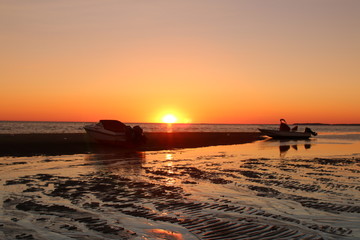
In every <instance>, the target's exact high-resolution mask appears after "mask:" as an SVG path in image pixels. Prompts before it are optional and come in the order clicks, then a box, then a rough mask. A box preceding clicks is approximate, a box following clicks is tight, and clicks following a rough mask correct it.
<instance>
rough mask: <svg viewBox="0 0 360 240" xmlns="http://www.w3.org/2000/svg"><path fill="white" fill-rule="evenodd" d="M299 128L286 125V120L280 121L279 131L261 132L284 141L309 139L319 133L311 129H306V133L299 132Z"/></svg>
mask: <svg viewBox="0 0 360 240" xmlns="http://www.w3.org/2000/svg"><path fill="white" fill-rule="evenodd" d="M297 130H298V127H297V126H295V127H293V128H290V127H289V126H288V124H287V123H286V120H285V119H283V118H282V119H280V127H279V130H274V129H262V128H261V129H260V128H259V131H260V132H261V133H263V134H264V135H267V136H269V137H272V138H283V139H307V138H310V137H311V135H313V136H316V135H317V133H316V132H314V131H312V130H311V129H310V128H305V131H304V132H298V131H297Z"/></svg>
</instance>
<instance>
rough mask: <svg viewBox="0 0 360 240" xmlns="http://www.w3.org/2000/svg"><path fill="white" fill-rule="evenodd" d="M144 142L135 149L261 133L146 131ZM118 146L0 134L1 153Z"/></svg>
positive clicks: (69, 137)
mask: <svg viewBox="0 0 360 240" xmlns="http://www.w3.org/2000/svg"><path fill="white" fill-rule="evenodd" d="M145 136H146V137H147V142H146V144H144V145H141V146H137V147H133V149H136V150H138V151H151V150H163V149H174V148H193V147H205V146H215V145H228V144H240V143H248V142H253V141H256V140H259V139H260V138H261V137H260V133H249V132H234V133H221V132H217V133H215V132H173V133H155V132H150V133H145ZM104 149H105V150H106V149H110V150H111V149H112V150H114V149H119V150H121V149H122V148H121V147H111V146H105V145H99V144H96V143H94V142H93V141H92V140H91V139H89V138H88V136H87V135H86V134H82V133H73V134H15V135H10V134H0V156H33V155H66V154H81V153H93V152H97V151H103V150H104Z"/></svg>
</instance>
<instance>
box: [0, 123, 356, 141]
mask: <svg viewBox="0 0 360 240" xmlns="http://www.w3.org/2000/svg"><path fill="white" fill-rule="evenodd" d="M87 124H90V123H89V122H18V121H0V134H24V133H26V134H31V133H85V130H84V128H83V127H84V126H85V125H87ZM128 125H130V126H135V125H139V126H141V127H142V128H143V129H144V131H145V132H169V131H173V132H257V131H258V128H272V129H277V128H278V125H277V124H172V125H168V124H163V123H128ZM305 127H310V128H311V129H312V130H314V131H316V132H318V133H319V136H318V137H326V138H335V139H349V140H360V125H358V126H351V125H346V126H339V125H312V126H299V131H303V130H304V129H305Z"/></svg>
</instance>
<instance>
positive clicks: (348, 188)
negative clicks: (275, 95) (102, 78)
mask: <svg viewBox="0 0 360 240" xmlns="http://www.w3.org/2000/svg"><path fill="white" fill-rule="evenodd" d="M166 134H168V133H161V134H159V135H161V137H159V136H158V142H155V140H154V142H153V143H152V144H153V145H152V146H148V150H144V149H142V150H138V149H123V150H119V149H117V150H114V149H113V148H110V149H109V148H107V149H104V148H93V146H94V145H91V144H90V145H89V146H87V147H86V149H83V147H81V148H74V149H73V150H71V151H69V152H67V151H64V149H65V150H66V149H67V148H68V145H66V144H65V145H62V146H61V147H59V149H55V150H56V151H55V152H53V153H57V154H51V153H52V152H51V151H49V152H47V151H46V149H47V148H50V149H51V145H52V144H53V145H58V143H59V141H60V142H61V141H62V142H64V139H63V137H64V135H61V134H60V135H61V138H60V139H62V140H59V139H55V138H52V140H53V142H51V141H50V140H49V137H50V136H47V138H46V137H44V139H45V140H46V141H45V142H46V143H47V145H46V144H44V139H41V138H37V139H38V140H39V142H38V143H33V144H34V145H33V147H34V146H35V147H36V144H40V143H41V144H42V146H43V148H42V151H43V152H42V154H41V153H40V152H39V151H36V154H34V155H32V153H31V151H30V152H29V151H27V150H26V151H25V150H24V152H22V155H21V156H20V155H14V154H13V155H11V154H8V155H7V156H5V155H4V154H3V156H2V157H0V171H1V186H2V191H1V195H2V199H3V201H2V213H1V214H2V217H1V220H0V239H55V240H57V239H360V227H359V226H360V200H359V199H360V184H359V183H360V179H359V173H360V153H359V152H358V150H357V149H360V148H359V146H360V144H359V141H344V140H341V141H340V140H337V139H336V140H332V139H331V138H326V136H325V137H322V136H320V137H318V138H315V139H310V140H298V141H278V140H271V139H263V138H262V137H261V136H260V135H258V134H252V133H247V134H245V135H243V138H242V139H237V140H236V141H237V142H235V140H234V139H233V140H231V139H232V137H229V136H231V135H232V133H227V134H225V135H222V134H219V133H217V138H216V139H217V140H215V138H214V139H213V140H211V141H210V139H211V135H212V134H211V133H205V135H202V136H203V137H204V139H207V140H206V141H204V142H203V143H201V134H197V135H198V136H197V137H198V138H197V139H196V141H195V142H197V143H196V144H197V145H191V147H190V145H181V144H184V142H186V144H191V142H190V143H188V142H187V140H186V139H187V137H189V133H188V134H187V135H184V134H178V135H176V134H175V135H172V142H171V143H172V144H170V145H164V143H165V142H169V139H168V138H169V135H166ZM202 134H204V133H202ZM241 134H244V133H238V135H237V137H239V136H240V135H241ZM190 135H191V134H190ZM195 135H196V134H195V133H193V134H192V137H194V136H195ZM56 136H58V137H59V135H56ZM71 136H72V137H74V139H71V140H70V141H73V142H72V144H73V143H75V142H78V143H79V145H81V146H82V144H84V140H83V139H84V138H83V137H84V135H81V134H80V135H73V134H70V135H67V137H68V138H67V139H70V138H71ZM174 136H176V137H175V139H176V141H174ZM214 136H215V135H214ZM219 136H222V138H223V140H222V142H221V141H220V140H219V139H221V138H220V137H219ZM225 136H228V139H227V138H226V137H225ZM17 137H18V138H21V137H23V136H17ZM27 137H30V136H29V135H28V136H27ZM32 137H34V136H32ZM184 138H185V140H184ZM194 138H195V137H194ZM76 139H77V140H76ZM153 139H155V138H153ZM224 139H227V143H225V142H226V141H225V140H224ZM28 140H29V139H27V140H26V139H23V143H29V141H28ZM194 140H195V139H194ZM2 141H3V142H5V140H2ZM7 141H8V144H10V143H9V142H11V140H7ZM219 141H220V142H219ZM232 141H234V142H232ZM14 142H15V143H17V144H19V143H20V142H19V141H18V139H16V141H14ZM65 142H66V141H65ZM54 143H56V144H54ZM85 143H86V144H87V141H85ZM60 145H61V144H60ZM201 145H203V146H201ZM8 146H10V145H8ZM44 146H45V147H44ZM159 147H160V148H159ZM79 149H80V150H81V151H79ZM48 150H49V149H48ZM33 153H34V152H33Z"/></svg>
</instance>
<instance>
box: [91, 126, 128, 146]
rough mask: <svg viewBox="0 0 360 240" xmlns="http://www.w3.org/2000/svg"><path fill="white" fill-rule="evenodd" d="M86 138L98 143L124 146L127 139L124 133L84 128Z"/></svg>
mask: <svg viewBox="0 0 360 240" xmlns="http://www.w3.org/2000/svg"><path fill="white" fill-rule="evenodd" d="M84 129H85V131H86V133H87V134H88V136H89V137H90V138H91V139H92V140H94V141H96V142H99V143H106V144H112V145H126V144H127V138H126V134H125V133H116V132H111V131H106V130H104V131H99V130H97V129H93V128H91V127H84Z"/></svg>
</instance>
